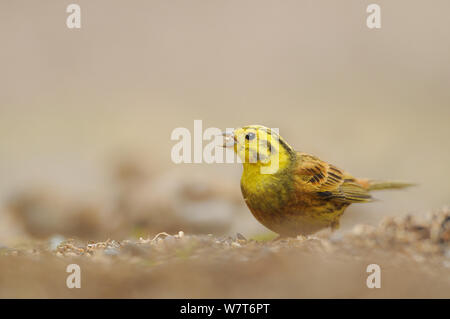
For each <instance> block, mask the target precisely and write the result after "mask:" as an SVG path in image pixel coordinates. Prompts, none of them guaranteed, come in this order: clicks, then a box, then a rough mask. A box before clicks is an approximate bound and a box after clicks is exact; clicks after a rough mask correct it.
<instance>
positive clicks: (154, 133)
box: [0, 0, 450, 298]
mask: <svg viewBox="0 0 450 319" xmlns="http://www.w3.org/2000/svg"><path fill="white" fill-rule="evenodd" d="M69 3H70V2H67V3H65V2H61V1H56V0H55V1H54V0H52V1H46V2H44V3H31V2H30V1H21V0H19V1H14V2H3V3H1V4H0V44H1V50H0V67H1V72H0V298H33V297H34V298H36V297H37V298H83V297H84V298H91V297H99V298H171V297H176V298H186V297H194V298H198V297H205V298H220V297H223V298H227V297H229V298H241V297H246V298H259V297H263V298H264V297H269V298H314V297H318V298H326V297H328V298H335V297H336V298H345V297H350V298H371V297H375V298H392V297H393V298H406V297H411V298H449V297H450V209H449V208H448V206H447V205H448V204H449V203H450V182H449V176H450V166H449V163H450V139H449V138H450V125H449V119H450V107H449V106H450V90H449V83H450V22H449V20H448V18H447V12H448V11H449V10H450V4H449V3H448V2H447V1H444V0H439V1H434V2H433V6H431V5H429V4H427V3H426V2H425V1H418V0H417V1H407V0H401V1H400V0H399V1H395V2H392V1H384V0H380V1H378V2H377V3H379V4H380V6H381V8H382V28H381V29H379V30H369V29H368V28H367V27H366V26H365V18H366V16H367V14H366V12H365V9H366V7H367V5H368V4H369V3H370V2H367V3H364V2H361V1H356V0H352V1H346V2H345V3H337V2H335V1H331V0H330V1H328V0H327V1H322V2H321V3H313V2H309V1H288V2H279V1H269V0H263V1H261V0H259V1H253V0H244V1H205V0H195V1H189V2H184V1H162V0H154V1H132V2H130V3H127V4H126V3H125V2H123V1H106V0H98V1H95V2H92V1H87V0H80V1H78V2H77V3H78V4H79V5H80V6H81V8H82V28H81V29H80V30H69V29H67V27H66V25H65V19H66V17H67V14H66V13H65V8H66V6H67V5H68V4H69ZM406 8H407V9H406ZM194 120H202V121H203V129H206V128H208V127H218V128H221V129H225V128H231V127H239V126H243V125H247V124H261V125H265V126H268V127H273V128H279V130H280V134H281V135H282V136H283V137H284V138H285V139H286V140H287V141H288V142H289V143H290V144H291V145H292V146H293V147H295V148H296V149H297V150H301V151H305V152H309V153H312V154H315V155H317V156H319V157H321V158H322V159H324V160H326V161H329V162H331V163H333V164H335V165H336V166H338V167H340V168H343V169H345V170H347V171H349V172H351V173H352V174H354V175H355V176H358V177H369V178H375V179H393V180H403V181H409V182H414V183H417V184H418V185H417V186H416V187H413V188H411V189H407V190H401V191H394V190H393V191H382V192H376V193H374V196H375V197H376V198H377V199H378V200H377V201H375V202H373V203H370V204H354V205H352V206H350V207H349V208H348V209H347V210H346V213H345V214H344V217H343V219H342V222H341V229H339V230H338V231H336V232H333V233H331V232H330V231H327V230H325V231H322V232H319V233H317V234H315V235H314V236H309V237H306V238H305V237H298V238H290V239H285V240H279V241H273V239H274V237H275V234H273V233H271V232H270V231H269V230H267V229H266V228H264V227H263V226H261V225H260V224H258V222H257V221H256V220H255V219H254V218H253V216H252V215H251V213H250V211H249V210H248V209H247V208H246V206H245V204H244V201H243V199H242V196H241V194H240V187H239V179H240V174H241V171H242V167H241V166H240V165H239V164H205V163H203V164H178V165H177V164H174V163H173V162H172V160H171V148H172V147H173V145H175V143H176V141H172V140H171V139H170V135H171V132H172V130H173V129H175V128H177V127H186V128H187V129H189V130H190V131H191V132H192V133H193V125H194ZM206 143H208V141H205V142H204V145H205V144H206ZM74 263H75V264H78V265H80V267H81V271H82V283H81V285H82V287H81V288H80V289H69V288H67V286H66V278H67V276H68V275H69V274H68V273H67V272H66V267H67V265H69V264H74ZM370 264H378V265H379V266H380V267H381V271H382V275H381V288H379V289H369V288H368V287H367V285H366V279H367V277H368V275H369V274H368V273H367V272H366V268H367V266H368V265H370Z"/></svg>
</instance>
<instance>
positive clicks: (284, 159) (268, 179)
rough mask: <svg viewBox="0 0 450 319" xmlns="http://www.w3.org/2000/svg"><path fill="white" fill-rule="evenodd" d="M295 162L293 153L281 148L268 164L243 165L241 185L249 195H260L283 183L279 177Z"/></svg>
mask: <svg viewBox="0 0 450 319" xmlns="http://www.w3.org/2000/svg"><path fill="white" fill-rule="evenodd" d="M275 156H277V158H275ZM295 160H296V158H295V153H294V154H293V153H292V152H290V151H289V150H285V149H283V148H281V149H280V152H279V153H277V154H274V155H273V157H272V158H271V160H270V162H268V163H262V162H259V161H258V162H257V163H243V166H244V170H243V172H242V178H241V183H242V184H244V185H245V188H246V190H247V191H248V192H250V193H260V192H262V191H263V190H264V189H266V188H273V187H274V185H279V184H280V183H281V182H283V181H282V180H281V177H282V176H284V175H285V174H286V172H287V171H288V170H289V169H290V168H291V167H292V166H293V164H294V162H295Z"/></svg>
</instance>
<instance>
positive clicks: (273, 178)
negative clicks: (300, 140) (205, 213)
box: [222, 125, 414, 238]
mask: <svg viewBox="0 0 450 319" xmlns="http://www.w3.org/2000/svg"><path fill="white" fill-rule="evenodd" d="M222 135H223V145H222V146H223V147H226V148H232V149H233V150H234V152H235V153H236V154H237V156H238V157H239V159H240V161H241V162H242V163H243V172H242V176H241V192H242V195H243V197H244V201H245V203H246V204H247V206H248V208H249V210H250V211H251V213H252V214H253V216H254V217H255V218H256V219H257V220H258V221H259V222H260V223H261V224H262V225H264V226H265V227H267V228H268V229H270V230H272V231H273V232H275V233H277V234H278V235H279V238H284V237H296V236H299V235H300V236H308V235H311V234H314V233H316V232H318V231H320V230H322V229H331V230H332V231H333V230H336V229H338V228H339V225H340V219H341V217H342V215H343V213H344V211H345V209H346V208H347V207H348V206H349V205H351V204H353V203H368V202H372V201H374V198H373V197H372V195H371V192H372V191H375V190H381V189H402V188H406V187H409V186H412V185H414V184H412V183H405V182H397V181H383V180H372V179H366V178H355V177H353V176H352V175H351V174H349V173H348V172H346V171H344V170H342V169H340V168H338V167H336V166H335V165H333V164H330V163H328V162H326V161H323V160H321V159H319V158H318V157H316V156H314V155H311V154H308V153H304V152H298V151H295V150H294V149H293V148H292V147H291V146H290V145H289V144H288V143H287V142H286V141H285V140H284V139H283V138H282V137H281V136H280V135H279V133H278V130H275V129H270V128H267V127H265V126H262V125H248V126H244V127H241V128H237V129H234V130H233V131H232V132H225V133H223V134H222Z"/></svg>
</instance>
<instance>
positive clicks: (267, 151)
mask: <svg viewBox="0 0 450 319" xmlns="http://www.w3.org/2000/svg"><path fill="white" fill-rule="evenodd" d="M224 146H226V147H233V149H234V151H235V152H236V154H237V155H238V156H239V158H240V159H241V161H242V162H243V164H244V170H254V169H260V171H261V173H263V174H274V173H276V172H277V171H278V170H279V169H280V168H284V167H285V166H286V165H287V164H288V163H290V161H291V159H292V157H293V154H294V153H295V152H294V150H293V149H292V148H291V146H289V144H287V143H286V142H285V141H284V140H283V139H282V138H281V137H280V136H279V134H278V132H277V131H276V130H274V129H270V128H268V127H265V126H261V125H248V126H244V127H241V128H238V129H235V130H234V131H233V132H232V133H230V134H225V143H224Z"/></svg>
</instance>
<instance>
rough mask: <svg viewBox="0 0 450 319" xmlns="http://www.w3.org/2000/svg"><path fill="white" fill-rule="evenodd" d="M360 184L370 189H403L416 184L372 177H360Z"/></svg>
mask: <svg viewBox="0 0 450 319" xmlns="http://www.w3.org/2000/svg"><path fill="white" fill-rule="evenodd" d="M359 182H360V184H361V185H363V187H364V188H366V189H367V190H369V191H375V190H381V189H402V188H407V187H411V186H415V185H416V184H414V183H406V182H396V181H380V180H371V179H360V180H359Z"/></svg>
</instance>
